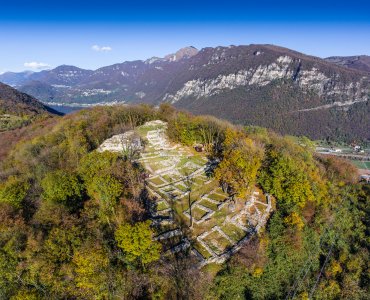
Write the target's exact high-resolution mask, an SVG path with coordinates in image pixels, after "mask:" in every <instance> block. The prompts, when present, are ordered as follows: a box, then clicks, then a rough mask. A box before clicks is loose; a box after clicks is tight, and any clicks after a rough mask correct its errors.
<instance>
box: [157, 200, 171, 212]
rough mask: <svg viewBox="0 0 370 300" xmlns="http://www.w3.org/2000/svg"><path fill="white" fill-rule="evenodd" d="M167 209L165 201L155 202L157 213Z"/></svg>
mask: <svg viewBox="0 0 370 300" xmlns="http://www.w3.org/2000/svg"><path fill="white" fill-rule="evenodd" d="M167 208H169V206H168V204H167V203H166V202H165V201H159V202H157V211H161V210H165V209H167Z"/></svg>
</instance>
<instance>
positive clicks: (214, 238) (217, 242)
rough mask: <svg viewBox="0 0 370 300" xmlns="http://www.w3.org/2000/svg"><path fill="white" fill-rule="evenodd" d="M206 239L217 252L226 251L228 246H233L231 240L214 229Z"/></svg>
mask: <svg viewBox="0 0 370 300" xmlns="http://www.w3.org/2000/svg"><path fill="white" fill-rule="evenodd" d="M204 241H205V242H206V243H207V245H208V246H209V247H210V248H211V249H212V250H213V251H215V252H216V253H217V254H220V253H222V252H224V251H225V250H226V249H227V248H229V247H231V246H232V245H231V244H230V242H229V241H228V240H227V239H226V238H224V237H223V236H222V235H221V234H220V233H219V232H217V231H213V232H212V233H210V234H209V235H208V236H206V237H205V238H204Z"/></svg>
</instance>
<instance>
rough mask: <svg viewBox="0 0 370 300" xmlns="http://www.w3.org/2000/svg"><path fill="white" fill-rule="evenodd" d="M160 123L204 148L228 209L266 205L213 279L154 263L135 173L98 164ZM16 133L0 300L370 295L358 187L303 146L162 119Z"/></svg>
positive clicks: (171, 114) (166, 111)
mask: <svg viewBox="0 0 370 300" xmlns="http://www.w3.org/2000/svg"><path fill="white" fill-rule="evenodd" d="M158 119H159V120H163V121H166V122H168V129H167V135H168V136H169V138H170V139H171V140H172V141H173V142H176V143H181V144H182V145H188V146H193V145H195V144H203V145H205V149H206V151H205V152H206V153H205V154H206V155H207V156H208V158H209V160H210V161H211V162H213V165H212V166H213V169H212V172H210V173H209V176H211V178H213V179H214V180H216V181H218V182H219V183H220V184H225V185H227V187H228V192H229V194H230V196H231V195H234V194H235V195H237V196H238V197H240V198H242V197H245V196H246V195H248V193H250V192H251V188H252V187H253V186H256V187H258V188H259V189H262V190H263V191H264V192H266V193H268V194H270V195H272V196H273V197H274V199H275V201H274V211H273V213H272V214H271V216H270V218H269V221H268V223H267V225H266V228H265V229H263V230H261V231H260V232H259V234H258V235H254V237H253V238H252V239H251V240H250V241H249V242H248V243H247V244H246V245H244V246H243V247H242V248H241V249H240V251H239V252H238V253H236V254H235V255H233V256H232V257H231V259H230V260H229V261H227V262H226V263H224V264H222V265H212V264H211V265H207V266H205V267H204V268H201V269H199V268H198V265H197V261H196V259H195V258H194V257H193V256H192V255H191V254H190V253H189V252H187V251H186V250H184V251H182V252H178V253H176V254H171V252H167V251H165V250H166V249H165V248H162V245H161V244H160V243H159V242H158V241H156V240H154V239H153V237H154V236H156V235H157V234H159V233H158V232H157V231H156V227H155V226H154V224H153V223H152V220H151V214H152V210H153V199H152V197H151V195H150V194H149V193H148V191H147V183H146V180H145V178H146V176H145V175H146V174H145V173H146V171H145V169H144V168H143V166H142V164H141V163H140V161H136V160H130V159H126V158H125V157H123V155H122V153H110V152H102V153H100V152H98V151H96V149H97V148H98V147H99V145H100V144H101V143H102V142H103V141H104V140H106V139H107V138H109V137H111V136H112V135H114V134H118V133H122V131H123V130H125V131H126V130H129V129H134V128H136V127H138V126H140V125H142V124H144V123H145V122H147V121H151V120H158ZM23 130H24V131H23V133H22V135H21V136H19V140H17V141H16V142H14V146H12V149H11V150H10V149H9V150H8V151H7V152H6V153H5V152H4V153H3V154H2V157H3V159H2V160H1V161H0V299H283V298H284V299H286V298H293V297H297V298H298V297H299V298H301V299H307V298H310V299H366V298H367V297H368V295H369V293H370V290H369V286H370V285H369V282H370V277H369V274H370V272H369V265H370V260H369V257H370V256H369V247H370V244H369V223H370V218H369V216H370V211H369V205H368V202H369V201H370V188H369V185H365V184H359V183H357V182H356V178H355V177H354V176H353V169H352V167H351V166H350V165H348V164H347V163H346V162H344V161H342V160H340V159H332V158H328V157H321V156H317V155H316V154H314V153H313V152H312V151H311V149H310V146H309V141H307V140H305V139H302V140H301V142H299V143H297V142H296V141H295V140H294V139H292V138H291V137H282V136H279V135H276V134H275V133H273V132H269V131H267V130H265V129H263V128H257V127H253V128H252V127H248V128H243V127H235V126H232V125H230V124H228V123H227V122H224V121H220V120H217V119H215V118H213V117H207V116H205V117H203V116H193V115H191V114H188V113H185V112H178V111H175V110H173V109H172V108H171V107H170V106H167V105H166V106H161V107H160V108H159V109H155V108H152V107H149V106H116V107H96V108H93V109H89V110H83V111H80V112H77V113H74V114H71V115H68V116H65V117H63V118H59V117H57V118H55V120H54V119H53V121H50V120H40V121H39V123H36V124H32V125H31V126H30V127H25V128H23ZM27 130H29V131H27ZM302 141H306V142H302ZM12 145H13V144H12ZM184 188H186V187H184ZM210 197H211V196H210ZM214 197H215V199H216V197H217V194H215V195H214ZM212 204H213V203H212V202H209V203H208V204H207V203H206V201H204V205H209V206H211V205H212ZM213 205H214V204H213ZM184 226H185V227H186V226H187V227H189V224H188V223H186V224H185V225H184ZM189 230H190V229H189ZM225 230H229V231H230V232H231V233H230V234H233V235H234V236H238V232H237V231H236V230H234V229H233V228H231V227H230V228H226V229H225ZM216 234H217V232H215V235H216Z"/></svg>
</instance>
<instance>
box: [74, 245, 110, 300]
mask: <svg viewBox="0 0 370 300" xmlns="http://www.w3.org/2000/svg"><path fill="white" fill-rule="evenodd" d="M73 263H74V265H75V269H74V272H75V283H76V287H77V290H76V293H77V294H79V295H80V296H82V297H83V298H85V299H107V298H108V292H109V291H108V280H107V278H108V267H109V258H108V255H107V253H105V251H104V250H103V249H102V248H101V247H100V246H91V245H90V246H88V245H85V246H84V247H82V248H80V249H79V250H78V251H76V253H75V254H74V256H73Z"/></svg>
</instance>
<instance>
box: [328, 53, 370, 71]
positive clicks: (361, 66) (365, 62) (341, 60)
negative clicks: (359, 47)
mask: <svg viewBox="0 0 370 300" xmlns="http://www.w3.org/2000/svg"><path fill="white" fill-rule="evenodd" d="M325 60H326V61H328V62H331V63H334V64H337V65H339V66H344V67H347V68H351V69H355V70H360V71H365V72H368V73H370V56H368V55H358V56H331V57H328V58H325Z"/></svg>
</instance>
